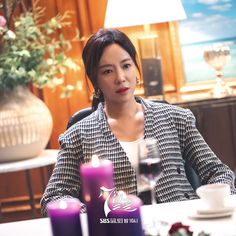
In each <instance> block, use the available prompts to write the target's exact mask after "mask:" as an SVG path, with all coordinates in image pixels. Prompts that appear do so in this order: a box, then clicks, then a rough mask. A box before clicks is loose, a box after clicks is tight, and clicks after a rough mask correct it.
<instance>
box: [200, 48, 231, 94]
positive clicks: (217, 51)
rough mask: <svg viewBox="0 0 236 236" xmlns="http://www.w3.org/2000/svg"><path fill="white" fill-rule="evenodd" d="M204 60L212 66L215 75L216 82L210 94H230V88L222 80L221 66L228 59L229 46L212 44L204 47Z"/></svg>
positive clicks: (229, 57)
mask: <svg viewBox="0 0 236 236" xmlns="http://www.w3.org/2000/svg"><path fill="white" fill-rule="evenodd" d="M203 56H204V59H205V61H206V62H207V63H208V64H209V65H210V66H211V67H213V69H214V70H215V75H216V84H215V87H214V88H213V90H212V91H211V95H213V96H214V97H222V96H227V95H230V94H232V89H231V88H230V87H228V86H227V85H226V84H225V82H224V81H223V72H222V70H223V67H224V66H225V65H226V64H227V63H228V62H229V61H230V59H231V56H230V47H229V46H228V45H224V44H221V45H212V46H209V47H206V48H205V49H204V55H203Z"/></svg>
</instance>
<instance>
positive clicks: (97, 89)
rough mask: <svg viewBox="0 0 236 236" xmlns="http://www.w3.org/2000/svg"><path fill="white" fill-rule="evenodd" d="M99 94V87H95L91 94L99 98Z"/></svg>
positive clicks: (100, 92)
mask: <svg viewBox="0 0 236 236" xmlns="http://www.w3.org/2000/svg"><path fill="white" fill-rule="evenodd" d="M101 94H102V91H101V90H100V89H99V88H95V90H94V93H93V96H94V97H95V98H100V96H101Z"/></svg>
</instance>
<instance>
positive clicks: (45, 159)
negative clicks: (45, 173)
mask: <svg viewBox="0 0 236 236" xmlns="http://www.w3.org/2000/svg"><path fill="white" fill-rule="evenodd" d="M57 153H58V150H57V149H45V150H43V151H42V153H41V154H40V155H38V156H37V157H34V158H31V159H26V160H21V161H14V162H7V163H0V174H1V173H10V172H16V171H24V172H25V177H26V183H27V187H28V193H29V198H30V205H31V209H32V213H33V216H35V215H36V213H35V211H36V209H35V204H34V194H33V189H32V181H31V178H30V172H29V171H30V169H34V168H40V167H44V166H49V165H53V164H55V163H56V160H57Z"/></svg>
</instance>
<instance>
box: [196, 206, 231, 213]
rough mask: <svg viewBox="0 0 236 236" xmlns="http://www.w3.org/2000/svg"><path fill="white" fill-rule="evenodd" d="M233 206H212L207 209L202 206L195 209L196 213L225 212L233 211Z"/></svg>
mask: <svg viewBox="0 0 236 236" xmlns="http://www.w3.org/2000/svg"><path fill="white" fill-rule="evenodd" d="M233 211H234V208H233V207H230V206H228V207H221V208H212V209H207V208H202V209H197V213H198V214H201V215H203V214H221V213H222V214H223V213H227V212H233Z"/></svg>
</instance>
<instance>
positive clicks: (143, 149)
mask: <svg viewBox="0 0 236 236" xmlns="http://www.w3.org/2000/svg"><path fill="white" fill-rule="evenodd" d="M138 155H139V175H140V177H141V179H142V180H144V182H146V184H148V185H149V186H150V189H151V196H152V204H156V196H155V190H154V188H155V185H156V181H157V180H158V178H159V177H160V175H161V173H162V164H161V158H160V153H159V148H158V144H157V140H155V139H144V140H142V141H141V142H140V143H139V150H138Z"/></svg>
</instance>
